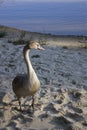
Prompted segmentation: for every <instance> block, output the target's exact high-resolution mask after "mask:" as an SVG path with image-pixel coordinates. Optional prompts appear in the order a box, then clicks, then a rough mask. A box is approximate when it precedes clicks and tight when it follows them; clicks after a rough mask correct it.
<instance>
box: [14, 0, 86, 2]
mask: <svg viewBox="0 0 87 130" xmlns="http://www.w3.org/2000/svg"><path fill="white" fill-rule="evenodd" d="M14 1H31V2H33V1H34V2H52V1H53V2H81V1H82V2H83V1H86V2H87V0H14Z"/></svg>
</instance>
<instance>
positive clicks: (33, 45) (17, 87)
mask: <svg viewBox="0 0 87 130" xmlns="http://www.w3.org/2000/svg"><path fill="white" fill-rule="evenodd" d="M31 49H40V50H44V48H43V47H41V46H40V44H39V43H38V42H35V41H30V42H29V43H28V44H26V45H25V46H24V48H23V56H24V60H25V63H26V66H27V74H20V75H17V76H16V77H15V78H14V79H13V81H12V89H13V92H14V93H15V95H16V97H17V99H18V102H19V106H20V111H22V108H21V101H20V98H21V97H24V98H25V97H27V96H32V104H31V106H32V108H33V111H34V95H35V93H36V92H37V91H38V90H39V88H40V81H39V79H38V77H37V75H36V73H35V71H34V69H33V67H32V64H31V61H30V58H29V52H30V50H31Z"/></svg>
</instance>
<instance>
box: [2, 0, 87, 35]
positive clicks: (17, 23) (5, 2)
mask: <svg viewBox="0 0 87 130" xmlns="http://www.w3.org/2000/svg"><path fill="white" fill-rule="evenodd" d="M0 25H4V26H9V27H14V28H18V29H23V30H26V31H31V32H39V33H48V34H54V35H84V36H87V2H86V1H82V2H81V1H80V2H76V1H74V2H73V1H72V2H70V1H68V2H57V1H56V2H54V1H43V2H41V1H40V0H38V1H32V0H31V1H28V0H27V1H23V0H22V1H21V0H18V1H16V0H0Z"/></svg>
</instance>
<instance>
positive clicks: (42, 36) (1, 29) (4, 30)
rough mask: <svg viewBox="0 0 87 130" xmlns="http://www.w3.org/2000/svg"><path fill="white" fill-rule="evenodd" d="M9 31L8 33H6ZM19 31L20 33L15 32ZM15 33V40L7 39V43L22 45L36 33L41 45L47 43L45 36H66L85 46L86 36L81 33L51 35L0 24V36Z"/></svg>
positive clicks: (86, 43) (86, 46)
mask: <svg viewBox="0 0 87 130" xmlns="http://www.w3.org/2000/svg"><path fill="white" fill-rule="evenodd" d="M8 31H9V34H8ZM17 32H18V33H20V34H17ZM10 34H11V35H13V36H14V35H15V34H16V37H18V38H17V39H16V40H13V39H12V40H11V38H10V39H8V42H9V43H13V44H14V45H22V44H25V43H28V42H29V41H31V40H33V35H36V36H37V37H38V41H39V42H40V43H41V44H42V45H46V44H47V38H50V37H52V38H54V39H56V38H61V39H62V38H66V39H67V38H68V39H69V40H72V39H75V40H77V39H78V40H79V42H80V43H84V45H83V46H82V48H87V36H83V35H53V34H50V33H48V34H46V33H38V32H30V31H25V30H22V29H16V28H12V27H7V26H2V25H0V38H4V37H6V36H8V35H10ZM26 34H28V35H29V38H28V39H25V35H26Z"/></svg>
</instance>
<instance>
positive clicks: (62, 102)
mask: <svg viewBox="0 0 87 130" xmlns="http://www.w3.org/2000/svg"><path fill="white" fill-rule="evenodd" d="M0 32H6V36H4V37H1V38H0V130H16V129H17V130H86V129H87V49H86V48H84V47H85V46H86V45H87V37H83V36H55V35H51V34H40V33H35V32H25V31H23V30H18V29H13V28H9V27H4V26H1V27H0ZM20 38H21V39H22V40H27V41H28V40H30V39H33V40H36V41H38V42H40V44H42V46H43V47H44V48H45V50H44V51H40V50H32V51H31V52H30V58H31V62H32V65H33V68H34V69H35V72H36V74H37V75H38V78H39V80H40V82H41V88H40V91H39V92H38V93H37V94H36V95H35V96H36V98H35V112H34V113H33V114H32V113H30V111H31V108H30V107H29V105H30V104H31V97H26V98H24V99H23V98H22V99H21V102H22V109H23V112H22V113H21V112H19V105H18V102H17V99H16V97H15V95H14V93H13V91H12V80H13V79H14V77H15V76H16V75H17V74H18V73H26V71H27V70H26V64H25V62H24V58H23V54H22V50H23V47H24V44H23V45H21V44H20V43H19V44H16V43H15V42H14V41H17V40H18V39H20ZM86 47H87V46H86Z"/></svg>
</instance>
